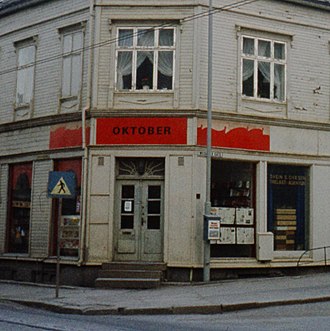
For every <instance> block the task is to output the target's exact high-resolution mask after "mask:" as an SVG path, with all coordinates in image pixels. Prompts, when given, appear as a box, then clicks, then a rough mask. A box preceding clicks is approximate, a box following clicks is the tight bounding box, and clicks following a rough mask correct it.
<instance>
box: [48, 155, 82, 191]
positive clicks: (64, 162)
mask: <svg viewBox="0 0 330 331" xmlns="http://www.w3.org/2000/svg"><path fill="white" fill-rule="evenodd" d="M54 170H55V171H73V172H74V173H75V175H76V179H77V187H80V186H81V159H61V160H56V161H55V164H54Z"/></svg>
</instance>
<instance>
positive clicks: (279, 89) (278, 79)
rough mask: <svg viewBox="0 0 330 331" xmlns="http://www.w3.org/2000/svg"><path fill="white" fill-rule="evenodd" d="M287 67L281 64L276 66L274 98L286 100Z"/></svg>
mask: <svg viewBox="0 0 330 331" xmlns="http://www.w3.org/2000/svg"><path fill="white" fill-rule="evenodd" d="M284 86H285V67H284V65H281V64H276V63H275V64H274V98H275V99H277V100H280V101H283V100H284Z"/></svg>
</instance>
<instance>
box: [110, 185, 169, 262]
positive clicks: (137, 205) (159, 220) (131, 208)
mask: <svg viewBox="0 0 330 331" xmlns="http://www.w3.org/2000/svg"><path fill="white" fill-rule="evenodd" d="M163 184H164V183H163V181H159V180H118V181H117V190H116V200H115V201H116V208H115V260H117V261H145V262H155V261H162V259H163V200H164V199H163V195H164V194H163V191H164V185H163Z"/></svg>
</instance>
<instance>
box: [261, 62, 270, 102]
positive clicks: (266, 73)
mask: <svg viewBox="0 0 330 331" xmlns="http://www.w3.org/2000/svg"><path fill="white" fill-rule="evenodd" d="M258 97H259V98H267V99H269V98H270V63H269V62H259V63H258Z"/></svg>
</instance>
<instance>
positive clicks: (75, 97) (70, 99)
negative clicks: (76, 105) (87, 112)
mask: <svg viewBox="0 0 330 331" xmlns="http://www.w3.org/2000/svg"><path fill="white" fill-rule="evenodd" d="M77 100H78V97H77V96H68V97H61V98H60V101H61V102H67V101H77Z"/></svg>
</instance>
